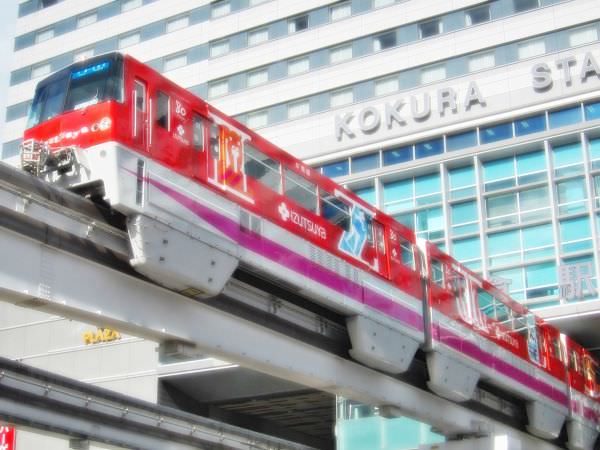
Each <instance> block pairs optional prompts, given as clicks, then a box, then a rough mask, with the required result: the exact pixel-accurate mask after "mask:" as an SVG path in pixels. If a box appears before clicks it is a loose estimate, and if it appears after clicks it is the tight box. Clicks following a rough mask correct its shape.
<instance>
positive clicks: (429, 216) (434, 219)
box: [416, 208, 445, 240]
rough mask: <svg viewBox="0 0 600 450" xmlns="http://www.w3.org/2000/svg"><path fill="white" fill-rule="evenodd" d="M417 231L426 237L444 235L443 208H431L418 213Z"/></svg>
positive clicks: (434, 237)
mask: <svg viewBox="0 0 600 450" xmlns="http://www.w3.org/2000/svg"><path fill="white" fill-rule="evenodd" d="M416 225H417V228H416V231H417V233H419V235H420V236H422V237H424V238H425V239H430V240H431V239H438V238H441V237H443V236H444V228H445V227H444V214H443V212H442V208H431V209H426V210H421V211H418V212H417V213H416Z"/></svg>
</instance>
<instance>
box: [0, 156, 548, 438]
mask: <svg viewBox="0 0 600 450" xmlns="http://www.w3.org/2000/svg"><path fill="white" fill-rule="evenodd" d="M10 170H12V169H8V168H7V167H5V166H2V165H0V179H2V180H9V181H11V180H12V181H11V182H6V181H5V182H3V183H2V184H0V249H2V252H3V257H2V258H0V301H6V302H10V303H13V304H15V305H18V306H22V307H27V308H35V309H38V310H40V311H45V312H48V313H51V314H58V315H60V316H64V317H69V318H73V319H77V320H81V321H83V322H87V323H91V324H96V325H98V326H100V327H111V328H114V329H117V330H119V331H121V332H124V333H128V334H132V335H136V336H141V337H145V338H148V339H150V340H153V341H156V342H159V343H160V342H167V341H176V342H179V343H181V344H182V345H184V346H189V347H190V348H196V349H197V350H198V351H199V352H201V353H203V354H208V355H212V356H215V357H218V358H222V359H224V360H227V361H230V362H234V363H237V364H240V365H242V366H244V367H247V368H250V369H254V370H256V371H259V372H262V373H266V374H269V375H272V376H275V377H280V378H282V379H285V380H289V381H291V382H295V383H298V384H301V385H304V386H308V387H311V388H314V389H318V390H321V391H325V392H328V393H331V394H334V395H340V396H344V397H346V398H351V399H353V400H356V401H360V402H363V403H366V404H369V405H377V406H381V407H386V408H387V409H388V410H390V411H395V414H396V415H403V416H410V417H413V418H415V419H418V420H420V421H423V422H426V423H428V424H431V425H432V426H433V427H434V428H435V429H436V430H437V431H438V432H440V433H443V434H445V435H446V436H449V437H464V436H471V437H473V436H476V437H481V436H488V437H489V436H495V435H499V434H507V435H510V436H512V437H513V438H514V439H517V440H518V441H519V442H521V443H522V448H524V449H525V448H526V449H529V450H535V449H540V450H546V449H547V450H550V449H555V448H559V447H557V446H556V445H553V444H551V443H549V442H547V441H543V440H540V439H538V438H534V437H532V436H531V435H529V434H527V433H525V432H524V431H522V429H514V428H511V427H509V426H507V425H505V424H504V423H502V422H501V421H499V420H497V418H495V417H490V416H487V415H485V414H482V413H480V412H476V411H474V410H473V409H471V407H470V405H469V404H467V405H459V404H456V403H453V402H451V401H448V400H445V399H443V398H440V397H438V396H436V395H434V394H432V393H431V392H429V391H426V390H424V389H423V388H422V387H419V386H415V385H413V384H410V383H408V382H406V381H403V380H401V379H398V378H396V377H393V376H390V375H386V374H384V373H382V372H378V371H376V370H373V369H370V368H367V367H365V366H363V365H361V364H359V363H357V362H355V361H353V360H351V359H350V358H349V356H348V355H347V354H344V352H343V351H337V352H332V351H331V349H330V348H329V347H330V346H328V345H325V344H323V345H321V341H329V342H331V341H336V340H337V338H338V337H339V335H340V334H341V333H340V330H337V329H336V328H335V326H333V327H330V326H323V325H324V324H327V323H328V322H327V320H323V318H319V317H317V316H318V314H316V313H315V314H312V313H311V314H312V315H311V314H307V313H306V312H304V311H301V310H300V309H298V308H297V309H294V308H284V312H283V313H282V314H281V315H287V317H288V319H289V321H290V323H291V322H295V324H296V325H295V328H294V329H292V327H290V328H289V330H288V329H286V327H285V322H282V324H279V326H271V324H270V323H265V321H262V322H261V321H257V320H256V317H252V316H250V315H244V314H243V312H244V309H243V308H242V309H238V310H236V309H235V308H231V307H230V305H231V304H238V305H239V304H246V305H247V304H249V303H254V304H262V305H272V306H273V310H274V311H277V310H280V309H281V308H280V303H278V301H276V299H274V296H273V294H272V293H270V292H268V290H264V291H261V289H260V282H259V283H258V284H255V285H254V287H253V288H252V289H250V288H249V287H248V286H247V284H245V283H244V282H242V281H240V280H239V279H237V278H231V279H230V280H229V282H228V283H227V285H226V286H225V288H224V290H223V291H222V292H221V293H220V294H219V295H218V296H216V297H213V298H211V299H210V300H208V301H205V300H202V299H200V298H191V297H190V296H185V295H182V294H180V293H177V292H174V291H171V290H168V289H166V288H164V287H161V286H158V285H156V284H154V283H152V282H150V281H149V280H148V279H146V278H144V277H143V276H141V275H139V274H138V273H137V272H134V271H133V270H132V269H131V267H130V265H129V258H130V253H129V242H128V236H127V234H126V233H125V232H124V231H122V230H121V229H119V228H114V227H112V226H111V221H112V220H113V219H115V218H114V217H108V218H107V215H106V214H104V213H102V212H99V211H98V210H97V209H96V208H95V207H94V205H93V204H92V203H91V202H87V201H85V200H83V199H81V198H79V197H77V196H75V195H74V194H70V193H68V192H65V191H61V190H58V189H55V188H52V187H50V186H48V185H45V184H41V183H40V182H39V181H38V180H34V179H33V178H31V177H29V176H26V175H24V174H17V173H13V172H14V170H13V172H10ZM3 172H7V173H6V174H3ZM28 183H29V184H28ZM238 270H242V271H243V268H241V269H238ZM238 278H239V277H238ZM268 284H269V283H268V282H266V283H265V286H266V285H268ZM188 295H189V293H188ZM202 295H205V294H204V293H203V294H202ZM293 295H295V294H294V293H291V292H290V296H293ZM281 296H282V297H285V295H284V294H281ZM284 300H285V298H284ZM274 311H271V312H274ZM240 312H241V314H240ZM281 315H279V316H278V317H281ZM273 317H275V315H273ZM317 319H319V320H317ZM334 322H335V321H334ZM334 325H335V324H334ZM319 326H320V327H321V329H316V330H315V329H313V330H312V332H311V333H302V332H299V331H298V330H302V329H304V330H309V329H310V328H311V327H313V328H318V327H319ZM343 332H346V330H343ZM308 335H310V336H312V339H308V338H306V337H307V336H308ZM315 336H316V338H315ZM26 379H29V380H30V379H31V374H27V373H24V372H23V371H21V372H18V371H15V372H13V376H12V377H11V378H8V377H6V376H5V377H4V378H3V381H2V383H6V382H7V380H12V381H11V383H13V384H14V386H13V387H11V389H16V390H17V391H19V389H20V391H21V393H22V394H23V395H38V396H39V395H40V394H43V391H44V387H43V384H42V385H41V386H40V385H38V386H37V387H35V383H34V384H31V383H30V384H29V385H27V383H25V381H26ZM421 381H422V382H423V381H425V380H421ZM22 383H25V385H23V384H22ZM19 384H21V387H20V388H18V386H17V385H19ZM422 384H424V383H422ZM28 386H29V387H28ZM28 389H29V390H30V391H31V390H33V392H29V391H28ZM36 389H37V391H36ZM1 391H4V392H6V389H2V390H1ZM36 392H37V394H36ZM51 392H52V391H51V390H50V391H49V393H51ZM61 395H62V394H61ZM48 397H49V398H48V400H52V399H53V395H49V396H48ZM18 398H19V397H18V395H17V396H13V397H12V398H11V397H10V396H8V395H2V396H1V398H0V416H2V417H4V418H7V417H8V418H10V417H12V416H11V413H10V411H11V408H17V406H18V405H17V403H18V402H19V400H18ZM65 398H66V397H65ZM77 401H79V400H77ZM47 406H48V408H47V409H46V413H45V414H46V415H47V417H46V418H45V419H44V421H45V423H46V425H45V426H51V422H52V421H55V423H57V421H58V419H59V418H62V419H66V415H63V414H64V410H54V409H52V408H51V407H50V405H47ZM77 407H78V408H80V410H79V411H80V412H81V411H83V410H84V409H85V405H81V404H78V405H77ZM13 410H14V411H16V410H18V411H20V413H19V414H20V419H19V420H20V421H24V420H26V418H27V417H30V418H31V417H37V418H38V419H39V420H38V422H39V423H40V424H43V423H44V421H42V420H41V416H42V415H43V414H42V412H41V411H40V410H38V411H37V412H36V411H35V408H33V406H32V405H31V404H28V403H25V404H23V405H22V407H20V408H17V409H13ZM115 411H116V410H115ZM122 412H123V411H122V409H121V414H122ZM91 413H92V412H91V411H90V416H91ZM126 416H130V417H133V415H130V414H129V413H128V414H126ZM72 417H75V415H73V416H72ZM74 421H75V419H74ZM152 421H154V423H153V425H152V426H153V427H158V428H159V427H160V425H159V424H157V423H156V417H153V418H152ZM91 422H93V420H91V421H90V422H87V423H80V424H78V425H77V424H75V425H74V426H73V430H72V431H73V433H75V434H76V435H78V436H82V437H86V436H89V435H90V434H89V433H88V432H86V431H85V430H86V429H88V428H86V427H89V425H90V423H91ZM74 423H75V422H74ZM178 426H179V425H178ZM186 426H187V425H186ZM77 427H79V428H77ZM103 427H105V428H102V427H100V428H99V429H101V430H104V431H101V432H99V433H98V434H96V435H94V439H99V438H100V437H101V436H99V435H103V436H105V437H106V436H108V437H107V438H106V439H109V437H110V436H114V434H113V433H116V432H118V431H119V430H117V429H113V430H110V429H109V425H103ZM77 430H79V431H77ZM65 431H67V430H65ZM121 431H122V432H123V433H125V430H121ZM177 433H180V435H183V434H185V433H189V429H188V430H187V431H181V430H179V431H177ZM120 439H123V440H122V441H121V442H123V443H125V442H126V439H127V437H126V436H121V437H120ZM188 444H189V443H188V442H186V441H185V440H182V444H181V445H182V447H169V448H186V447H185V445H188ZM192 445H194V444H192ZM236 445H237V444H236ZM140 447H144V446H143V445H141V446H140ZM144 448H152V447H147V446H146V447H144ZM209 448H210V447H209ZM227 448H240V447H235V446H232V447H227ZM252 448H254V447H252ZM258 448H261V447H258ZM277 448H287V447H277ZM290 448H291V447H290Z"/></svg>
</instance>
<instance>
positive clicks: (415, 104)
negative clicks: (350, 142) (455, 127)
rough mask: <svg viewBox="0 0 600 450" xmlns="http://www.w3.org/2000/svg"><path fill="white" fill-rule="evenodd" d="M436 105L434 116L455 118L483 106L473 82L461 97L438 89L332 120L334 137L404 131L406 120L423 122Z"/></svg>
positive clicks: (454, 92)
mask: <svg viewBox="0 0 600 450" xmlns="http://www.w3.org/2000/svg"><path fill="white" fill-rule="evenodd" d="M433 102H436V105H437V114H439V115H440V117H444V116H445V115H447V114H457V113H458V112H459V111H469V110H470V109H471V108H472V107H474V106H475V105H479V106H480V107H484V106H485V105H486V102H485V99H484V98H483V95H481V91H480V90H479V87H478V86H477V83H476V82H475V81H471V82H470V83H469V85H468V87H467V90H466V92H465V93H464V94H463V95H459V93H458V92H457V91H456V90H455V89H453V88H450V87H446V88H441V89H438V90H437V92H436V93H435V94H434V95H433V99H432V95H431V94H429V93H428V92H424V93H422V94H416V95H410V96H408V97H405V98H400V99H397V100H395V101H392V102H386V103H384V104H383V105H381V106H367V107H365V108H362V109H361V110H359V111H358V112H356V111H349V112H346V113H344V114H341V115H340V114H338V115H336V116H335V137H336V139H337V140H338V141H341V140H342V138H343V137H344V136H346V137H347V138H350V139H352V138H355V137H356V134H357V133H359V132H360V133H362V134H373V133H375V132H377V131H378V130H380V129H381V128H382V127H385V128H387V129H391V128H392V127H394V126H400V127H404V126H406V125H407V124H408V121H409V120H413V121H415V122H424V121H426V120H427V119H429V118H430V117H431V115H432V104H433Z"/></svg>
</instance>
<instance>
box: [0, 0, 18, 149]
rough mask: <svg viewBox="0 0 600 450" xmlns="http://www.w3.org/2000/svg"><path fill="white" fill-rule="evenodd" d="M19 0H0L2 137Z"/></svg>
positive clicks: (0, 121)
mask: <svg viewBox="0 0 600 450" xmlns="http://www.w3.org/2000/svg"><path fill="white" fill-rule="evenodd" d="M17 5H18V0H0V7H1V11H2V12H0V138H1V137H2V130H3V129H4V115H5V113H6V92H7V91H8V80H9V75H10V66H11V63H12V53H13V45H14V38H15V36H14V33H15V22H16V19H17Z"/></svg>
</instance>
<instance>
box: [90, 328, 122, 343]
mask: <svg viewBox="0 0 600 450" xmlns="http://www.w3.org/2000/svg"><path fill="white" fill-rule="evenodd" d="M119 339H121V333H119V332H118V331H116V330H111V329H110V328H98V331H96V332H93V331H86V332H85V333H83V343H84V344H85V345H89V344H100V343H102V342H112V341H117V340H119Z"/></svg>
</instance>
